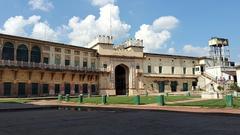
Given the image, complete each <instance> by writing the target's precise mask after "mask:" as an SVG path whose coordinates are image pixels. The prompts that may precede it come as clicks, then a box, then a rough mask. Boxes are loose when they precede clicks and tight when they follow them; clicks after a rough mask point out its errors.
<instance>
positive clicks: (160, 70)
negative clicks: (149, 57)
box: [158, 66, 162, 74]
mask: <svg viewBox="0 0 240 135" xmlns="http://www.w3.org/2000/svg"><path fill="white" fill-rule="evenodd" d="M158 70H159V74H161V73H162V66H159V69H158Z"/></svg>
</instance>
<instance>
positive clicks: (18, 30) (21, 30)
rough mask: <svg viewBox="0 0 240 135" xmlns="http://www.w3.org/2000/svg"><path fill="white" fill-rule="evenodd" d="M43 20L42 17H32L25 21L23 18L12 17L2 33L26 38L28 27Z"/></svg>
mask: <svg viewBox="0 0 240 135" xmlns="http://www.w3.org/2000/svg"><path fill="white" fill-rule="evenodd" d="M40 19H41V17H40V16H35V15H33V16H31V17H29V18H28V19H24V17H23V16H14V17H10V18H8V19H7V21H5V23H4V25H3V29H0V32H1V33H5V34H10V35H18V36H26V35H27V32H26V30H25V29H26V27H27V26H32V25H34V24H36V23H37V22H38V21H39V20H40Z"/></svg>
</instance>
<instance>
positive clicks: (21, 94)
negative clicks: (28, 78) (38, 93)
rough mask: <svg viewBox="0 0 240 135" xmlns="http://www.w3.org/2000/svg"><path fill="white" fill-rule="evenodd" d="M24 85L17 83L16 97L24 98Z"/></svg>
mask: <svg viewBox="0 0 240 135" xmlns="http://www.w3.org/2000/svg"><path fill="white" fill-rule="evenodd" d="M25 94H26V83H18V96H25Z"/></svg>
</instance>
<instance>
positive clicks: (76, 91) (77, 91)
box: [74, 84, 79, 94]
mask: <svg viewBox="0 0 240 135" xmlns="http://www.w3.org/2000/svg"><path fill="white" fill-rule="evenodd" d="M74 92H75V94H76V93H79V85H78V84H75V86H74Z"/></svg>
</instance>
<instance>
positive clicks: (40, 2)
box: [28, 0, 54, 11]
mask: <svg viewBox="0 0 240 135" xmlns="http://www.w3.org/2000/svg"><path fill="white" fill-rule="evenodd" d="M28 5H30V6H31V8H32V9H33V10H42V11H50V10H51V9H53V8H54V6H53V4H52V2H50V1H49V0H29V1H28Z"/></svg>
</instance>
